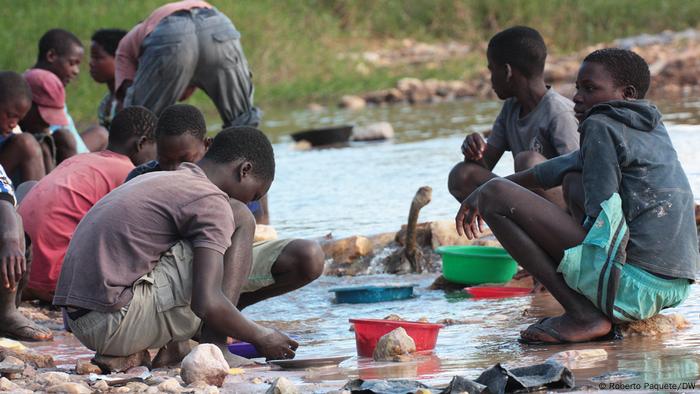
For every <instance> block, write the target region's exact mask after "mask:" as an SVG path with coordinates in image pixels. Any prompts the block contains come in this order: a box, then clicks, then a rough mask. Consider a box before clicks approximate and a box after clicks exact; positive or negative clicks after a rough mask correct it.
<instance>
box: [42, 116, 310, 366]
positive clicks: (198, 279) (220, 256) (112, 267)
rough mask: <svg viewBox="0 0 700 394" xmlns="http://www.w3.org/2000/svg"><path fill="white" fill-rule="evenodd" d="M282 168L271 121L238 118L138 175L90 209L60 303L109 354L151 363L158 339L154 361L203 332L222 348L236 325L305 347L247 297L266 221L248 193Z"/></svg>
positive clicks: (101, 360)
mask: <svg viewBox="0 0 700 394" xmlns="http://www.w3.org/2000/svg"><path fill="white" fill-rule="evenodd" d="M274 171H275V164H274V156H273V151H272V145H270V142H269V140H268V139H267V137H265V135H264V134H263V133H262V132H260V131H259V130H256V129H253V128H249V127H239V128H230V129H226V130H224V131H222V132H220V133H219V134H218V135H217V136H216V138H214V140H213V142H212V144H211V147H210V148H209V150H208V151H207V153H206V155H205V156H204V158H203V159H201V160H199V161H198V162H197V163H196V164H195V163H183V164H182V165H181V166H180V167H179V168H178V169H177V170H176V171H163V172H160V173H157V174H148V175H143V176H140V177H138V178H137V179H134V180H132V181H129V182H127V183H125V184H124V185H122V186H121V187H119V188H117V189H115V190H113V191H112V192H111V193H109V194H108V195H107V196H105V197H104V198H103V199H101V200H100V201H98V202H97V204H95V206H94V207H93V208H92V209H91V210H90V211H89V212H88V213H87V215H85V217H84V218H83V220H82V221H81V222H80V224H78V227H77V229H76V231H75V234H74V236H73V239H72V240H71V243H70V245H69V247H68V252H67V253H66V257H65V260H64V262H63V268H62V270H61V276H60V278H59V281H58V286H57V289H56V296H55V298H54V304H55V305H59V306H64V307H66V312H67V314H68V318H67V323H68V326H69V327H70V328H71V329H72V330H73V334H75V336H76V337H77V338H78V339H79V340H80V341H81V342H82V343H83V344H84V345H85V346H87V347H88V348H90V349H93V350H95V351H96V352H97V356H96V357H95V361H96V362H97V363H98V365H101V366H103V367H104V368H109V369H124V368H127V367H129V366H130V365H131V364H134V363H137V364H139V363H147V362H148V361H149V360H150V357H149V355H148V351H147V350H148V349H151V348H161V352H159V355H157V356H156V359H155V360H154V363H153V365H154V366H158V365H159V364H160V363H161V362H162V361H163V360H167V361H169V362H175V363H177V362H179V360H180V359H181V358H182V357H183V356H184V355H186V354H187V352H188V349H186V347H187V346H186V345H187V342H188V341H189V339H191V338H192V337H193V336H194V335H196V334H198V340H199V341H200V342H205V343H206V342H210V343H215V344H217V345H219V346H220V347H221V348H222V349H225V347H224V344H225V340H226V337H227V336H230V337H235V338H238V339H241V340H244V341H246V342H250V343H252V344H253V345H254V346H255V347H256V348H257V349H258V351H259V352H260V353H261V354H263V355H264V356H265V357H267V358H269V359H279V358H290V357H293V356H294V350H295V349H296V348H297V346H298V344H297V343H296V342H295V341H293V340H291V339H289V338H288V337H287V336H286V335H284V334H282V333H280V332H278V331H276V330H273V329H270V328H266V327H263V326H261V325H259V324H257V323H255V322H253V321H250V320H248V319H247V318H245V316H243V314H241V313H240V311H239V310H238V309H236V306H235V305H236V302H237V300H238V296H239V294H240V289H241V286H242V285H243V283H244V282H245V276H246V274H247V272H248V271H249V270H250V266H251V244H252V239H253V233H254V231H255V220H254V219H253V216H252V215H251V213H250V211H249V210H248V208H247V207H246V206H245V204H244V203H246V202H249V201H253V200H255V199H258V198H260V197H261V196H262V195H264V194H265V193H267V190H268V189H269V187H270V184H271V183H272V180H273V178H274ZM95 327H100V329H95ZM168 344H170V345H168ZM166 345H168V346H167V347H166ZM176 345H183V346H176ZM171 352H173V353H171ZM224 354H225V357H231V356H232V355H231V354H230V353H229V352H228V351H224ZM130 355H131V356H132V357H128V358H127V356H130Z"/></svg>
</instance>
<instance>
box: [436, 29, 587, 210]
mask: <svg viewBox="0 0 700 394" xmlns="http://www.w3.org/2000/svg"><path fill="white" fill-rule="evenodd" d="M486 56H487V58H488V68H489V71H490V72H491V85H492V88H493V90H494V91H495V92H496V94H497V95H498V98H500V99H501V100H506V101H505V102H504V103H503V108H502V109H501V113H500V114H499V115H498V118H496V122H495V123H494V125H493V130H492V132H491V135H490V136H489V138H488V143H487V142H485V141H484V139H483V138H482V137H481V135H480V134H479V133H474V134H471V135H469V136H467V138H466V139H465V140H464V143H463V144H462V153H463V154H464V161H463V162H461V163H458V164H457V165H455V166H454V168H453V169H452V171H451V172H450V175H449V180H448V188H449V190H450V193H451V194H452V195H453V196H454V197H455V198H456V199H457V200H458V201H459V202H462V201H463V200H464V199H465V198H467V196H469V194H471V192H472V191H474V190H475V189H476V188H478V187H479V186H481V185H482V184H484V183H485V182H486V181H488V180H489V179H492V178H494V177H495V176H496V175H495V174H493V172H491V171H492V170H493V168H494V166H495V165H496V163H497V162H498V160H499V159H500V158H501V156H503V153H504V152H505V151H508V150H509V151H511V152H512V153H513V158H514V160H515V171H516V172H518V171H523V170H525V169H527V168H530V167H532V166H534V165H535V164H537V163H540V162H543V161H545V160H547V159H551V158H553V157H556V156H559V155H562V154H565V153H568V152H571V151H573V150H576V149H578V134H577V133H576V129H577V127H578V125H577V122H576V118H575V117H574V111H573V103H572V102H571V101H570V100H569V99H567V98H565V97H563V96H562V95H560V94H558V93H556V92H555V91H554V89H552V88H550V87H549V86H547V85H546V84H545V82H544V78H543V73H544V64H545V59H546V58H547V48H546V46H545V44H544V40H543V39H542V36H540V34H539V33H538V32H537V31H536V30H534V29H531V28H529V27H523V26H516V27H511V28H509V29H506V30H504V31H502V32H500V33H498V34H496V35H495V36H493V38H491V40H490V41H489V45H488V50H487V52H486ZM535 192H536V193H538V194H540V195H541V196H543V197H545V198H547V199H548V200H550V201H552V202H554V203H556V204H557V205H559V206H561V207H562V208H566V206H565V204H564V202H563V198H562V192H561V189H560V188H557V189H553V190H547V191H545V190H539V189H538V190H535Z"/></svg>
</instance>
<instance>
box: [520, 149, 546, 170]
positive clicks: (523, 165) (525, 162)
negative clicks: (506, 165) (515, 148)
mask: <svg viewBox="0 0 700 394" xmlns="http://www.w3.org/2000/svg"><path fill="white" fill-rule="evenodd" d="M513 161H514V165H513V167H514V169H515V172H520V171H525V170H527V169H530V168H532V167H534V166H536V165H538V164H540V163H542V162H545V161H547V158H546V157H544V156H542V154H541V153H539V152H535V151H530V150H526V151H522V152H520V153H518V154H517V155H515V159H514V160H513Z"/></svg>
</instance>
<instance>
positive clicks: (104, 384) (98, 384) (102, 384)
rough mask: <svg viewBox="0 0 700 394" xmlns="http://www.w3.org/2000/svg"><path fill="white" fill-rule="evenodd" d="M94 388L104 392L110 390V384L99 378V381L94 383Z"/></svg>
mask: <svg viewBox="0 0 700 394" xmlns="http://www.w3.org/2000/svg"><path fill="white" fill-rule="evenodd" d="M92 389H93V390H97V391H102V392H104V391H108V390H109V384H107V382H105V381H104V380H98V381H97V382H95V384H93V385H92Z"/></svg>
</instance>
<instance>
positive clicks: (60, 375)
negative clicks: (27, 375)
mask: <svg viewBox="0 0 700 394" xmlns="http://www.w3.org/2000/svg"><path fill="white" fill-rule="evenodd" d="M36 380H37V382H38V383H39V384H43V385H44V386H55V385H58V384H60V383H67V382H70V375H68V374H67V373H65V372H55V371H51V372H44V373H40V374H39V375H37V377H36Z"/></svg>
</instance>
